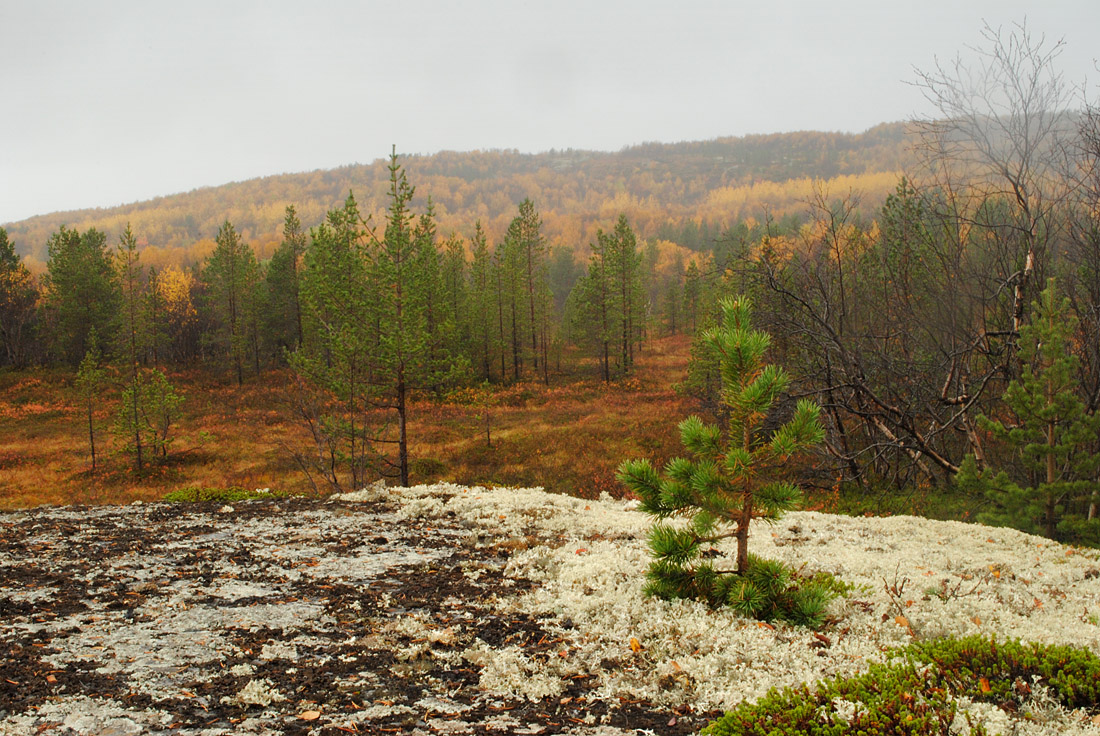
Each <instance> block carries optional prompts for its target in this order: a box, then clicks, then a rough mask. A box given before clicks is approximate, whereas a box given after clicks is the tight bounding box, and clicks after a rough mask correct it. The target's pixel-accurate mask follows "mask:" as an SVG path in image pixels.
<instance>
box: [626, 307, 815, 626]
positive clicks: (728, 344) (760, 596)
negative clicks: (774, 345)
mask: <svg viewBox="0 0 1100 736" xmlns="http://www.w3.org/2000/svg"><path fill="white" fill-rule="evenodd" d="M721 307H722V312H723V320H722V323H721V325H720V326H718V327H716V328H714V329H712V330H709V331H708V332H707V333H706V340H707V343H708V344H709V346H710V348H711V350H712V351H714V353H715V354H716V355H717V356H718V357H719V360H720V361H721V365H722V383H723V389H724V390H723V401H724V402H725V404H726V406H727V407H728V410H729V415H730V423H729V428H728V430H726V431H723V430H721V429H720V428H719V427H717V426H714V425H707V424H704V423H703V421H702V420H701V419H699V418H698V417H695V416H693V417H689V418H688V419H685V420H684V421H683V422H681V423H680V437H681V440H682V442H683V444H684V447H685V448H686V449H687V450H688V451H689V452H691V454H692V455H693V459H687V458H676V459H674V460H671V461H670V462H669V463H668V465H667V466H666V468H665V473H664V475H661V474H659V473H658V472H657V471H656V470H655V469H654V468H653V467H652V466H651V465H650V463H649V461H648V460H630V461H627V462H624V463H623V464H622V465H621V466H620V468H619V479H620V480H621V482H623V483H624V484H625V485H626V486H627V487H628V488H629V489H630V490H631V491H633V492H634V493H636V494H637V495H638V496H639V498H640V499H641V506H640V510H641V511H643V512H645V513H647V514H650V515H651V516H653V517H655V519H656V521H655V523H654V526H653V527H652V529H651V531H650V535H649V545H650V548H651V550H652V552H653V556H654V561H653V563H652V564H651V565H650V568H649V572H648V584H647V586H646V591H647V593H648V594H650V595H656V596H659V597H662V598H669V599H671V598H698V599H702V600H705V601H707V602H709V603H711V604H713V605H730V606H733V607H734V608H735V609H737V610H738V611H740V612H741V613H743V614H745V615H749V616H754V617H763V618H775V617H779V618H785V619H788V620H791V621H793V622H795V623H801V624H811V625H816V624H819V623H820V622H821V620H822V618H823V609H824V605H825V603H826V602H827V601H828V599H829V597H831V596H830V595H829V593H828V591H827V590H825V589H824V588H822V587H820V586H815V585H797V584H795V585H793V586H792V584H791V583H792V574H791V571H790V570H789V569H787V568H786V567H785V566H783V565H781V564H779V563H774V562H769V561H766V560H761V559H758V558H756V557H754V556H751V555H750V554H749V551H748V541H749V525H750V523H751V522H752V520H753V519H757V518H763V519H767V520H776V519H778V518H779V517H780V516H781V515H782V513H783V512H784V511H787V510H789V509H791V508H793V507H794V505H795V503H796V502H797V501H798V499H799V496H800V492H799V489H798V487H797V486H796V485H795V484H794V483H792V482H789V481H784V480H777V477H778V476H780V475H781V473H782V471H783V469H784V467H785V466H787V465H788V464H789V461H790V458H791V457H792V456H793V455H795V454H797V453H800V452H803V451H806V450H808V449H809V448H811V447H813V446H814V445H816V444H818V443H820V442H821V441H822V439H823V438H824V429H823V428H822V426H821V424H820V422H819V420H818V416H819V413H820V409H819V407H818V406H817V404H815V403H813V402H811V401H807V400H802V401H799V402H798V404H797V407H796V408H795V410H794V413H793V415H792V416H791V418H790V419H789V420H788V421H787V422H786V423H784V424H782V425H780V426H779V427H778V428H776V429H775V430H773V431H770V432H769V431H765V430H764V428H763V424H764V420H765V419H766V418H767V416H768V414H769V413H770V411H771V409H772V406H773V405H774V404H775V402H776V400H777V399H779V397H780V396H781V395H782V394H783V393H784V392H785V391H786V389H787V386H788V385H789V381H790V379H789V378H788V376H787V374H786V372H784V371H783V369H782V368H780V367H778V366H775V365H767V364H765V363H764V354H765V352H766V351H767V349H768V346H769V345H770V343H771V337H770V336H769V335H768V333H766V332H762V331H758V330H754V329H752V327H751V304H750V302H749V300H748V299H747V298H745V297H740V298H737V299H726V300H723V301H722V304H721ZM676 516H680V517H687V518H688V522H687V524H686V525H677V526H674V525H671V524H669V523H667V522H666V521H665V520H666V519H669V518H671V517H676ZM731 537H732V538H735V539H736V541H737V559H736V567H735V569H733V570H728V569H723V568H721V567H718V566H717V565H716V563H714V562H712V561H711V560H710V558H709V556H708V554H707V550H711V549H715V547H716V546H717V545H718V543H719V542H721V541H722V540H724V539H728V538H731Z"/></svg>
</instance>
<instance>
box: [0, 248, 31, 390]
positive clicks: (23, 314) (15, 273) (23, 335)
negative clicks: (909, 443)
mask: <svg viewBox="0 0 1100 736" xmlns="http://www.w3.org/2000/svg"><path fill="white" fill-rule="evenodd" d="M37 301H38V289H36V288H35V285H34V279H33V277H32V276H31V274H30V271H29V270H27V267H26V265H24V264H23V262H22V259H21V258H20V257H19V255H18V254H17V253H16V252H15V243H13V242H12V241H10V240H8V232H7V230H5V229H4V228H2V227H0V365H3V364H5V363H7V364H9V365H13V366H15V367H16V368H23V367H25V366H26V364H27V362H28V361H29V360H30V348H31V345H32V340H33V335H34V327H35V324H34V319H35V303H36V302H37Z"/></svg>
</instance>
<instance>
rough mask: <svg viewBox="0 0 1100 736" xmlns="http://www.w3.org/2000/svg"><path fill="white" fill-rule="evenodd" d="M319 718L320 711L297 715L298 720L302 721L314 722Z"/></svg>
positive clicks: (308, 711)
mask: <svg viewBox="0 0 1100 736" xmlns="http://www.w3.org/2000/svg"><path fill="white" fill-rule="evenodd" d="M320 717H321V711H319V710H307V711H305V712H304V713H299V714H298V718H299V719H300V720H303V721H316V720H317V719H318V718H320Z"/></svg>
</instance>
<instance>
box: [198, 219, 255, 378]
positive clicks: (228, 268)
mask: <svg viewBox="0 0 1100 736" xmlns="http://www.w3.org/2000/svg"><path fill="white" fill-rule="evenodd" d="M214 241H215V243H216V244H217V245H216V247H215V248H214V252H213V253H212V254H211V255H210V257H209V258H207V259H206V265H205V267H204V268H203V271H202V277H203V280H204V281H205V282H206V284H207V290H208V303H207V304H208V307H209V309H210V312H211V316H212V317H213V319H214V322H215V325H216V332H215V334H214V336H213V337H214V340H215V343H216V346H217V347H218V348H220V349H221V351H222V353H223V354H224V355H226V356H228V357H229V359H230V361H231V363H232V365H233V370H234V373H235V375H236V378H237V385H238V386H240V385H242V384H243V383H244V363H245V360H246V359H247V357H248V355H249V352H250V351H253V352H254V353H256V356H255V357H256V370H257V372H259V356H258V349H259V345H258V321H259V311H260V307H259V305H258V304H257V303H256V302H257V292H258V286H259V281H260V268H259V264H258V263H257V262H256V254H255V253H254V252H253V251H252V248H250V247H249V246H248V244H247V243H245V242H244V241H243V240H242V239H241V236H240V235H239V234H238V233H237V230H236V228H234V227H233V223H231V222H229V220H226V221H225V222H224V223H223V224H222V226H221V227H220V228H219V229H218V235H217V237H216V238H215V239H214Z"/></svg>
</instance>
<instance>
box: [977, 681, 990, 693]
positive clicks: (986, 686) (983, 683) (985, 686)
mask: <svg viewBox="0 0 1100 736" xmlns="http://www.w3.org/2000/svg"><path fill="white" fill-rule="evenodd" d="M978 684H979V685H981V686H982V692H983V693H987V692H989V691H990V689H991V688H990V687H989V680H987V679H985V678H984V677H983V678H981V679H980V680H978Z"/></svg>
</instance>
